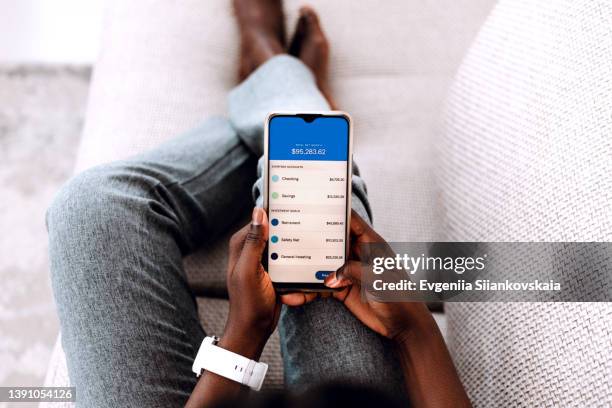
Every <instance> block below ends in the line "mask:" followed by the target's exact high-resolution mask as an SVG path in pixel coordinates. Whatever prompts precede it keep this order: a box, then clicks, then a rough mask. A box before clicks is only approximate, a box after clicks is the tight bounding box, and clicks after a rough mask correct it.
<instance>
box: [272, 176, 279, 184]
mask: <svg viewBox="0 0 612 408" xmlns="http://www.w3.org/2000/svg"><path fill="white" fill-rule="evenodd" d="M278 180H280V177H278V176H277V175H276V174H275V175H273V176H272V181H273V182H275V183H276V182H277V181H278Z"/></svg>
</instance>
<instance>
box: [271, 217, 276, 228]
mask: <svg viewBox="0 0 612 408" xmlns="http://www.w3.org/2000/svg"><path fill="white" fill-rule="evenodd" d="M270 224H272V225H274V226H275V227H276V226H277V225H278V218H272V221H270Z"/></svg>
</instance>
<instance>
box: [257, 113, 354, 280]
mask: <svg viewBox="0 0 612 408" xmlns="http://www.w3.org/2000/svg"><path fill="white" fill-rule="evenodd" d="M352 157H353V154H352V125H351V119H350V116H349V115H348V114H347V113H344V112H338V111H331V112H302V113H272V114H270V115H269V116H268V119H267V121H266V126H265V140H264V158H265V165H264V207H265V209H266V210H267V212H268V219H269V237H268V245H267V248H266V251H265V253H264V259H263V260H262V261H263V264H264V267H265V268H266V270H267V271H268V273H269V274H270V278H271V280H272V282H273V284H274V287H275V289H276V290H277V291H279V292H295V291H315V292H318V291H326V290H330V289H329V288H327V287H326V286H325V285H324V284H323V281H324V280H325V277H327V275H329V274H330V273H332V272H334V271H336V270H337V269H338V268H340V267H341V266H342V265H344V262H345V260H346V258H347V256H348V237H349V226H350V216H351V175H352Z"/></svg>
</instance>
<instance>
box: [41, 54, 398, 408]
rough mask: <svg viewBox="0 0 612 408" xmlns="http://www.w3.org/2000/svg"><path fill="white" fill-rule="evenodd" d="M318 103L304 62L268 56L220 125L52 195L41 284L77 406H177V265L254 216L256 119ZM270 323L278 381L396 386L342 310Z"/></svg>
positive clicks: (183, 305)
mask: <svg viewBox="0 0 612 408" xmlns="http://www.w3.org/2000/svg"><path fill="white" fill-rule="evenodd" d="M327 109H329V107H328V105H327V103H326V101H325V99H324V98H323V97H322V96H321V94H320V93H319V91H318V90H317V88H316V85H315V82H314V78H313V76H312V74H311V73H310V71H309V70H308V68H307V67H305V66H304V65H303V64H302V63H301V62H299V60H297V59H294V58H292V57H289V56H286V55H285V56H278V57H275V58H273V59H271V60H270V61H268V62H267V63H266V64H265V65H263V66H262V67H260V68H259V69H258V70H257V71H255V72H254V73H253V74H252V75H251V76H250V77H249V78H248V79H247V80H246V81H245V82H243V83H242V84H241V85H240V86H238V87H237V88H236V89H234V90H233V91H232V92H231V94H230V99H229V119H226V118H212V119H208V120H207V121H205V122H204V124H203V125H202V126H200V127H198V128H196V129H194V130H193V131H191V132H189V133H187V134H185V135H183V136H180V137H177V138H175V139H172V140H170V141H169V142H166V143H165V144H163V145H161V146H159V147H157V148H156V149H154V150H152V151H150V152H147V153H145V154H142V155H140V156H137V157H134V158H132V159H129V160H125V161H119V162H115V163H111V164H106V165H102V166H98V167H95V168H92V169H90V170H87V171H85V172H84V173H81V174H79V175H77V176H76V177H74V178H73V179H72V180H70V181H69V182H68V183H67V184H66V185H65V186H64V187H63V188H62V189H61V191H60V192H59V193H58V195H57V197H56V198H55V200H54V202H53V204H52V205H51V207H50V208H49V211H48V214H47V225H48V230H49V251H50V258H51V277H52V284H53V291H54V293H55V299H56V302H57V307H58V313H59V318H60V323H61V330H62V339H63V347H64V350H65V352H66V356H67V360H68V371H69V375H70V379H71V381H72V383H73V385H74V386H76V387H77V398H78V404H79V405H80V406H82V407H107V406H108V407H111V406H112V407H119V406H120V407H170V406H182V405H183V404H184V403H185V401H186V400H187V398H188V396H189V394H190V392H191V390H192V389H193V387H194V385H195V383H196V378H195V376H194V375H193V373H192V372H191V364H192V362H193V358H194V357H195V354H196V353H197V350H198V347H199V345H200V343H201V341H202V339H203V337H204V331H203V329H202V327H201V326H200V323H199V321H198V314H197V309H196V304H195V302H194V298H193V296H192V294H191V292H190V290H189V287H188V284H187V281H186V276H185V272H184V270H183V262H182V259H183V257H184V256H185V255H187V254H189V253H190V252H192V251H193V250H195V249H196V248H198V247H200V246H201V245H202V244H204V243H206V242H207V241H209V240H210V239H214V237H216V236H218V235H219V234H220V233H221V232H223V231H224V230H226V229H227V228H229V227H230V226H231V225H232V224H233V223H235V222H236V221H237V220H238V219H239V218H240V217H242V216H243V215H244V213H245V212H249V211H251V209H252V206H253V199H252V198H253V197H252V194H251V188H252V186H254V188H253V195H254V196H255V197H254V198H255V199H256V200H258V202H261V188H260V187H261V180H257V174H258V170H257V167H258V166H257V160H258V158H259V157H260V156H261V154H262V135H263V121H264V118H265V116H266V114H267V113H268V112H271V111H287V110H296V111H297V110H301V111H305V110H327ZM259 174H261V167H259ZM353 183H354V185H353V192H354V196H353V207H354V208H355V209H356V210H357V211H359V212H360V213H361V214H362V215H363V216H364V217H369V207H368V204H367V196H366V191H365V186H364V184H363V182H362V180H361V179H360V178H359V177H358V176H355V177H354V179H353ZM279 325H280V334H281V344H282V353H283V359H284V365H285V381H286V384H287V385H288V386H291V387H300V386H304V385H308V384H312V383H316V382H320V381H329V380H332V379H349V380H353V381H359V382H363V383H370V384H374V385H379V386H381V387H382V388H384V389H387V390H390V391H392V392H400V390H402V383H403V379H402V374H401V371H400V370H399V367H398V364H397V362H396V359H395V355H394V352H393V347H392V345H391V343H389V342H388V341H387V340H386V339H384V338H382V337H380V336H378V335H376V334H375V333H373V332H372V331H370V330H369V329H367V328H366V327H365V326H363V325H362V324H361V323H360V322H359V321H357V320H356V319H355V318H354V317H353V316H352V315H351V314H350V313H349V312H348V311H347V310H346V309H345V308H344V306H343V305H342V304H340V303H339V302H337V301H335V300H333V299H322V300H317V301H315V302H313V303H311V304H308V305H305V306H302V307H296V308H284V309H283V312H282V315H281V319H280V323H279ZM211 334H218V333H211Z"/></svg>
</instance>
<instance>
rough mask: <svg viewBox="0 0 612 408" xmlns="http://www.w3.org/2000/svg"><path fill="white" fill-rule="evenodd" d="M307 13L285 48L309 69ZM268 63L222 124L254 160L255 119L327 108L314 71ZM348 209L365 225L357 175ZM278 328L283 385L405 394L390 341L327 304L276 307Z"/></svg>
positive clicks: (257, 142) (281, 61)
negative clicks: (343, 383) (334, 384)
mask: <svg viewBox="0 0 612 408" xmlns="http://www.w3.org/2000/svg"><path fill="white" fill-rule="evenodd" d="M312 13H313V12H312V11H311V10H309V9H307V10H305V11H303V16H302V18H301V20H300V22H299V23H298V27H301V28H299V29H298V30H305V32H306V33H309V34H308V35H304V36H303V38H302V40H301V41H302V43H301V44H296V43H295V41H294V43H293V44H292V49H293V50H294V51H295V52H297V53H300V50H302V51H304V50H308V52H309V54H311V55H312V56H313V58H312V60H311V61H312V63H317V64H323V65H325V64H326V61H323V60H326V58H325V57H326V53H327V48H326V47H324V48H323V53H324V54H325V55H323V56H322V55H317V54H316V52H314V51H315V49H316V46H313V44H316V42H313V41H310V39H311V38H313V37H312V36H313V35H314V36H322V32H321V31H320V29H319V27H318V20H317V19H316V15H315V16H314V17H313V16H312V15H311V14H312ZM323 38H324V37H323ZM317 42H318V41H317ZM313 47H314V48H315V49H313ZM296 50H297V51H296ZM275 61H277V62H278V64H276V65H274V66H272V65H268V64H266V65H264V66H263V67H261V68H259V69H258V70H257V71H255V72H254V73H253V74H252V75H251V77H250V78H249V79H248V80H247V81H245V82H244V83H243V84H242V85H241V86H239V87H238V88H236V89H235V90H234V91H233V92H232V94H231V95H230V120H231V121H232V124H233V125H234V127H235V128H236V130H237V132H238V134H239V135H240V136H241V137H242V138H243V139H244V141H245V143H246V144H248V145H249V146H251V147H252V149H253V150H254V151H255V152H257V153H259V154H261V151H262V146H261V145H262V133H263V127H262V118H263V117H265V115H266V114H267V113H268V112H272V111H274V110H295V111H299V110H328V109H329V104H328V102H327V101H326V99H325V98H324V97H323V95H322V94H321V92H319V90H318V89H317V78H316V73H317V72H318V71H317V69H316V68H315V69H312V70H310V72H309V70H307V69H306V67H305V66H304V65H303V64H301V63H300V62H299V61H297V60H296V59H292V58H290V57H287V56H281V57H276V58H275ZM308 65H309V67H310V63H309V64H308ZM311 72H314V73H315V76H313V75H312V73H311ZM319 82H320V80H319ZM326 89H327V87H326ZM262 163H263V162H262V161H260V165H259V168H258V172H259V177H260V178H259V179H258V181H257V183H256V184H255V186H254V196H255V198H256V200H257V202H258V203H259V204H260V205H261V201H262V197H261V193H262V179H261V175H262V173H261V172H262V166H261V164H262ZM353 207H354V208H355V210H356V211H357V212H359V213H360V215H362V217H363V218H364V219H368V220H370V219H371V217H370V210H369V206H368V200H367V194H366V190H365V185H364V183H363V181H362V179H361V178H360V177H359V176H358V174H356V175H355V176H354V177H353ZM279 330H280V335H281V344H282V353H283V359H284V364H285V381H286V384H287V385H288V386H290V387H297V388H299V387H302V386H306V385H310V384H312V383H314V382H320V381H329V380H347V381H351V382H357V383H369V384H371V385H374V386H378V387H380V388H382V389H385V390H387V391H389V392H391V393H393V394H394V395H405V394H404V393H403V389H404V388H403V387H404V386H403V376H402V372H401V369H400V367H399V365H398V363H397V361H398V360H397V358H396V356H395V355H394V352H393V350H394V348H393V345H392V343H391V342H390V341H388V340H387V339H385V338H383V337H381V336H379V335H377V334H375V333H374V332H372V331H371V330H369V329H368V328H366V327H365V326H363V325H362V324H361V323H360V322H359V321H358V320H357V319H356V318H354V317H353V316H352V314H350V312H348V311H347V309H346V308H345V307H344V306H343V305H342V304H341V303H339V302H337V301H335V300H334V299H331V298H330V299H320V300H317V301H314V302H312V303H310V304H308V305H305V306H303V307H298V308H284V309H283V311H282V314H281V318H280V323H279Z"/></svg>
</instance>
